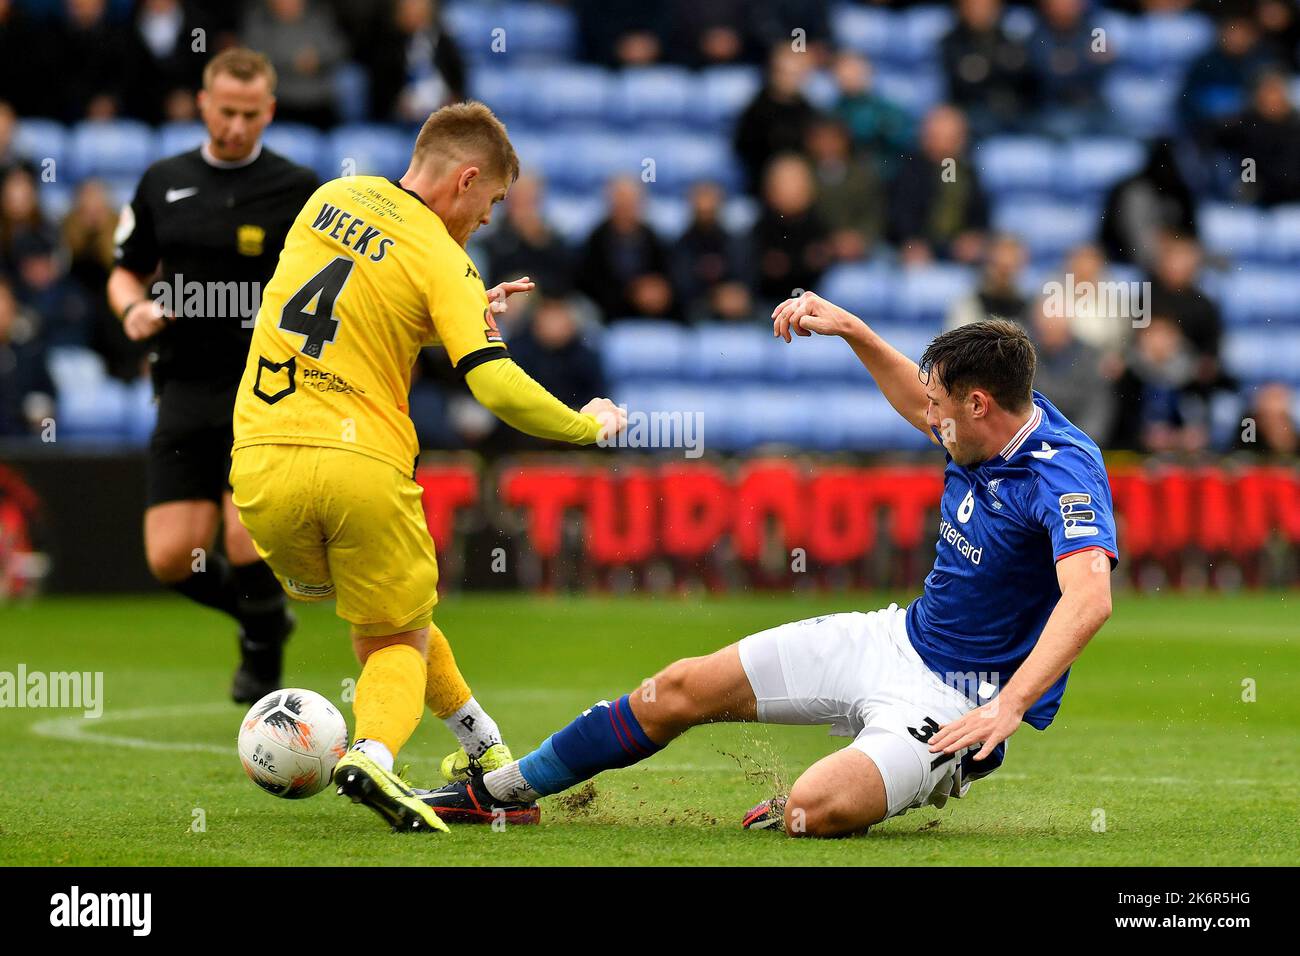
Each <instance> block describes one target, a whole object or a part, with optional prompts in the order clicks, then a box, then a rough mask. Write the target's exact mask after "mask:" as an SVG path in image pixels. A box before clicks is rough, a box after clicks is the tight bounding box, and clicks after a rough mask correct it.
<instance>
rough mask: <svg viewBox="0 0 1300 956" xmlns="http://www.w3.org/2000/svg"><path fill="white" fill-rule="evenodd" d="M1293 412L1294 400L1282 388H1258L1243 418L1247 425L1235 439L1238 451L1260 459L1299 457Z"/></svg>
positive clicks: (1274, 385) (1271, 385)
mask: <svg viewBox="0 0 1300 956" xmlns="http://www.w3.org/2000/svg"><path fill="white" fill-rule="evenodd" d="M1294 409H1295V396H1294V395H1292V394H1291V389H1290V388H1288V387H1287V386H1286V385H1285V384H1283V383H1282V382H1269V383H1267V384H1265V385H1261V386H1260V387H1259V388H1257V389H1256V390H1255V394H1254V396H1253V397H1252V399H1251V403H1250V406H1249V407H1248V408H1247V409H1246V413H1245V415H1244V416H1243V419H1244V421H1245V422H1246V424H1245V425H1244V426H1243V427H1242V429H1241V431H1240V433H1238V435H1237V442H1236V446H1237V448H1239V449H1241V450H1243V451H1250V452H1255V453H1256V454H1260V455H1277V456H1284V457H1288V458H1295V457H1296V456H1297V455H1300V430H1298V429H1297V427H1296V420H1295V414H1294Z"/></svg>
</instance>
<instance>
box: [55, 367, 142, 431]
mask: <svg viewBox="0 0 1300 956" xmlns="http://www.w3.org/2000/svg"><path fill="white" fill-rule="evenodd" d="M49 369H50V377H51V378H52V379H53V380H54V387H55V390H56V392H57V393H58V396H59V397H58V416H57V418H58V427H59V433H60V434H59V437H60V438H63V437H70V438H89V439H99V440H121V439H124V438H126V437H127V435H128V429H127V405H128V394H129V392H128V389H127V387H126V386H125V385H123V384H122V383H121V382H118V381H116V380H114V379H111V378H109V377H108V375H107V374H106V372H105V370H104V361H103V359H101V358H100V357H99V356H98V355H97V354H96V353H94V352H92V351H91V350H90V349H83V348H76V347H60V348H56V349H51V350H50V355H49Z"/></svg>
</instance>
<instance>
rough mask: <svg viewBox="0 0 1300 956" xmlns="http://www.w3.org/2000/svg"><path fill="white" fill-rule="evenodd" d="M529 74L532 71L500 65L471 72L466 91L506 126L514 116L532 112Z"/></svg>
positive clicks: (532, 98)
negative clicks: (490, 109)
mask: <svg viewBox="0 0 1300 956" xmlns="http://www.w3.org/2000/svg"><path fill="white" fill-rule="evenodd" d="M531 75H532V71H531V70H528V69H518V68H513V67H508V66H503V65H500V64H498V65H496V66H494V67H493V68H491V69H488V68H484V69H479V70H471V71H470V74H469V91H468V92H469V95H470V97H471V98H472V99H476V100H480V101H482V102H484V103H486V104H487V105H488V106H490V107H492V110H493V112H495V113H497V114H498V115H499V116H500V117H501V118H502V119H503V120H504V121H505V122H506V124H507V125H509V124H511V123H513V122H514V121H515V118H516V117H520V116H529V115H530V114H531V113H532V109H533V103H534V100H535V98H536V93H535V91H534V89H533V86H532V84H531V83H530V82H529V77H530V76H531ZM534 118H535V117H534ZM512 132H513V129H512Z"/></svg>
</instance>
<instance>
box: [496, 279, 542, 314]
mask: <svg viewBox="0 0 1300 956" xmlns="http://www.w3.org/2000/svg"><path fill="white" fill-rule="evenodd" d="M536 288H537V283H536V282H534V281H533V280H532V279H530V278H528V276H523V277H521V278H519V279H515V280H514V281H512V282H501V283H498V284H497V285H494V286H493V287H492V288H490V289H488V294H487V297H488V308H490V309H491V310H492V311H493V312H495V313H498V314H500V313H502V312H504V311H505V310H506V309H508V308H510V305H509V303H507V302H506V299H508V298H510V296H512V295H514V294H515V293H516V292H532V291H533V290H534V289H536Z"/></svg>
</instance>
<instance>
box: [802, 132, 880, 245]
mask: <svg viewBox="0 0 1300 956" xmlns="http://www.w3.org/2000/svg"><path fill="white" fill-rule="evenodd" d="M806 152H807V154H808V156H809V157H810V158H811V160H812V168H813V176H814V178H815V179H816V181H817V201H816V203H815V204H814V208H815V211H816V213H817V217H818V218H819V219H820V220H821V222H822V224H823V225H824V226H825V227H826V228H827V229H828V230H830V243H831V255H832V256H833V257H834V258H835V259H837V260H839V261H841V262H852V261H854V260H858V259H866V258H868V257H869V256H870V255H872V253H873V252H874V251H875V247H876V244H877V243H878V242H880V241H881V239H882V238H883V237H884V234H885V214H884V210H885V191H884V186H883V185H882V183H881V181H880V174H879V173H878V172H877V170H876V166H875V164H874V163H872V162H871V160H870V159H868V158H867V157H865V156H863V155H862V154H861V153H855V152H854V151H853V141H852V139H850V137H849V131H848V128H847V127H846V126H845V125H844V124H843V123H841V122H839V121H838V120H835V119H830V118H823V119H819V120H817V121H816V122H814V123H813V124H812V125H811V126H810V127H808V139H807V144H806Z"/></svg>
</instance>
